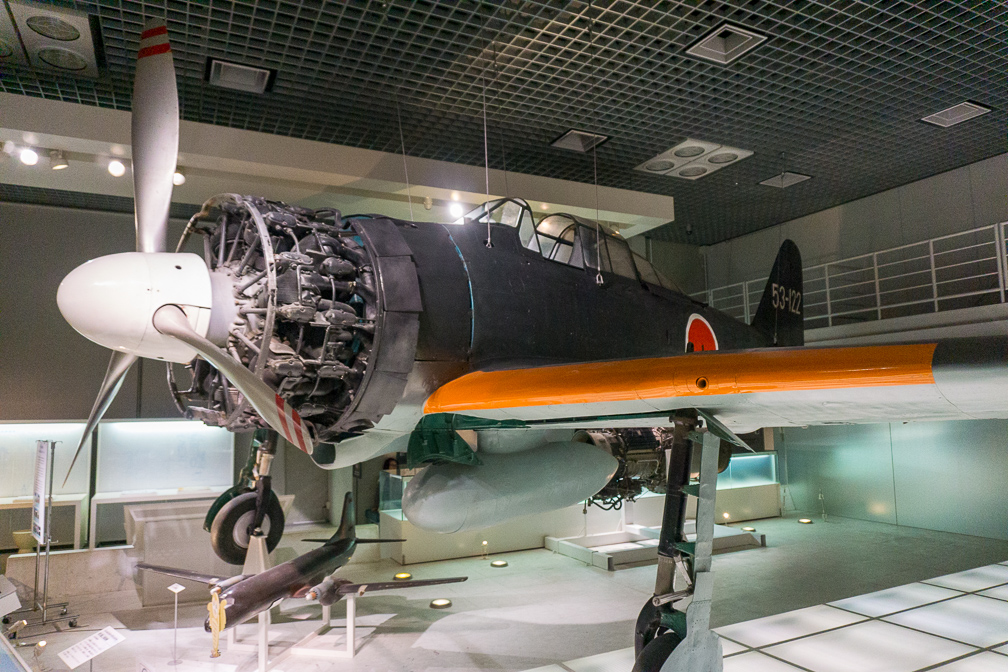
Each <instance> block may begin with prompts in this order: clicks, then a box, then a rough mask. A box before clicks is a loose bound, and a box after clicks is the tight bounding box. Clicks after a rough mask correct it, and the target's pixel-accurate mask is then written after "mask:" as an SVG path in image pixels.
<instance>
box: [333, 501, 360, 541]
mask: <svg viewBox="0 0 1008 672" xmlns="http://www.w3.org/2000/svg"><path fill="white" fill-rule="evenodd" d="M354 518H356V514H355V513H354V504H353V495H351V494H350V493H349V492H348V493H346V497H344V498H343V517H342V518H340V524H339V528H337V530H336V534H334V535H333V537H332V538H333V540H336V539H355V538H356V537H357V532H356V529H355V527H354Z"/></svg>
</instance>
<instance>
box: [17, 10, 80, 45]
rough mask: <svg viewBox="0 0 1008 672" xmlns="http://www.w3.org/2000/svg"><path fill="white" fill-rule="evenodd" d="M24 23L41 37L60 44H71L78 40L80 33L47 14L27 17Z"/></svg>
mask: <svg viewBox="0 0 1008 672" xmlns="http://www.w3.org/2000/svg"><path fill="white" fill-rule="evenodd" d="M25 23H27V24H28V27H29V28H31V29H32V30H34V31H35V32H36V33H38V34H39V35H41V36H42V37H48V38H49V39H51V40H59V41H60V42H73V41H74V40H76V39H78V38H80V31H79V30H77V29H76V28H74V27H73V26H72V25H70V24H69V23H67V22H66V21H63V20H62V19H59V18H57V17H55V16H51V15H49V14H37V15H35V16H32V17H29V19H28V20H27V21H25Z"/></svg>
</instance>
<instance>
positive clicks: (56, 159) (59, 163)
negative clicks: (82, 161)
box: [49, 149, 70, 170]
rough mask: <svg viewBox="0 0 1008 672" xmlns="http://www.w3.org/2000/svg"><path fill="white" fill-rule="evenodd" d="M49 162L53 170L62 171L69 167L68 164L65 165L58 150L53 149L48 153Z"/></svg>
mask: <svg viewBox="0 0 1008 672" xmlns="http://www.w3.org/2000/svg"><path fill="white" fill-rule="evenodd" d="M49 161H50V165H51V167H52V169H53V170H63V169H64V168H69V167H70V164H69V163H67V160H66V157H65V156H64V155H63V152H61V151H60V150H58V149H54V150H52V151H51V152H49Z"/></svg>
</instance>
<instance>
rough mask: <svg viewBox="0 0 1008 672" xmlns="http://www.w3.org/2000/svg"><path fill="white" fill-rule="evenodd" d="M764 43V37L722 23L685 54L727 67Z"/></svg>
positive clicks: (733, 25) (730, 24)
mask: <svg viewBox="0 0 1008 672" xmlns="http://www.w3.org/2000/svg"><path fill="white" fill-rule="evenodd" d="M764 41H766V35H760V34H759V33H754V32H752V31H751V30H746V29H745V28H742V27H741V26H736V25H735V24H732V23H722V24H721V25H720V26H718V27H717V28H715V29H714V30H712V31H711V32H710V33H708V34H707V35H706V37H704V38H703V39H702V40H700V41H699V42H697V43H696V44H694V45H693V46H692V47H690V48H689V49H687V50H686V53H687V54H689V55H690V56H695V57H696V58H702V59H704V60H705V61H713V62H714V63H718V64H720V65H728V64H729V63H731V62H732V61H734V60H735V59H736V58H738V57H739V56H741V55H742V54H744V53H746V52H747V51H749V50H750V49H753V48H755V47H756V45H758V44H760V43H761V42H764Z"/></svg>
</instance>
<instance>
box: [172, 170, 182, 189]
mask: <svg viewBox="0 0 1008 672" xmlns="http://www.w3.org/2000/svg"><path fill="white" fill-rule="evenodd" d="M171 181H172V184H174V185H175V186H176V187H181V186H182V185H183V184H185V175H183V174H182V171H181V170H176V171H175V174H174V175H172V178H171Z"/></svg>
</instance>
